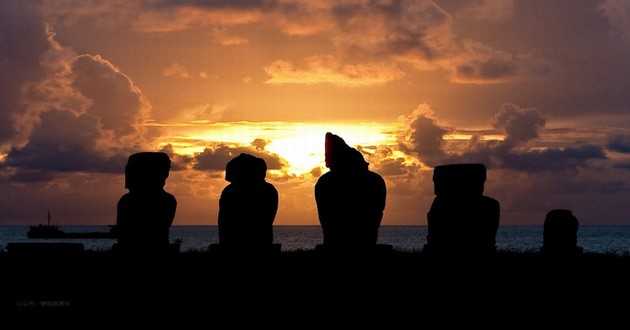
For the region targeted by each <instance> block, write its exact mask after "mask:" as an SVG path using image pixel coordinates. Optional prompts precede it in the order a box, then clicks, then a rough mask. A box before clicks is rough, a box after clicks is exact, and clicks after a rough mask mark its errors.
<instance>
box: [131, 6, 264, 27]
mask: <svg viewBox="0 0 630 330" xmlns="http://www.w3.org/2000/svg"><path fill="white" fill-rule="evenodd" d="M261 16H262V12H261V10H260V9H258V8H255V7H246V8H239V7H236V6H229V5H227V4H226V5H224V6H217V7H204V8H202V7H193V6H190V5H184V6H182V7H153V8H150V9H149V10H147V11H144V12H141V13H139V15H138V16H137V17H136V20H135V22H134V23H133V27H134V29H136V30H138V31H141V32H151V33H166V32H177V31H184V30H188V29H194V28H203V27H208V26H231V25H240V24H249V23H254V22H258V21H260V20H261Z"/></svg>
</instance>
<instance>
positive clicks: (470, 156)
mask: <svg viewBox="0 0 630 330" xmlns="http://www.w3.org/2000/svg"><path fill="white" fill-rule="evenodd" d="M425 108H426V107H425ZM419 109H420V107H419ZM428 110H430V109H424V110H423V111H424V112H422V111H419V110H418V109H416V111H414V113H412V115H410V116H409V117H407V126H408V127H407V130H406V131H405V132H404V134H403V136H402V137H401V141H400V149H401V150H402V151H404V152H407V153H410V154H412V155H414V156H416V157H417V158H418V159H419V160H420V161H421V162H423V163H424V164H427V165H429V166H436V165H440V164H446V163H469V162H476V163H484V164H486V166H488V167H490V168H505V169H514V170H518V171H522V172H540V171H562V170H574V169H577V168H580V167H587V166H588V164H587V162H588V161H589V160H596V159H606V158H607V157H606V154H605V152H604V149H603V147H601V146H596V145H589V144H579V145H577V146H569V147H565V148H546V149H542V150H537V149H528V148H524V145H525V144H526V143H527V142H529V141H531V140H533V139H535V138H537V137H538V135H539V132H540V130H541V129H543V128H544V125H545V119H544V117H543V116H542V115H541V114H540V112H539V111H538V110H536V109H534V108H527V109H526V108H521V107H519V106H517V105H515V104H511V103H508V104H503V105H502V106H501V109H500V110H499V112H498V113H497V114H496V116H495V117H494V123H493V126H494V127H495V128H497V129H498V130H499V131H501V132H502V133H504V134H505V139H504V140H503V141H493V140H483V139H481V135H479V134H476V135H473V136H472V138H470V140H469V141H468V143H467V145H466V147H465V148H464V150H463V151H461V152H457V153H456V152H450V153H448V152H446V149H448V145H447V141H446V140H444V135H445V134H447V133H449V132H452V131H453V129H452V128H447V127H443V126H440V124H439V123H438V121H437V119H435V118H433V117H431V115H430V112H428Z"/></svg>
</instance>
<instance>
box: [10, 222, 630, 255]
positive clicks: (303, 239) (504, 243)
mask: <svg viewBox="0 0 630 330" xmlns="http://www.w3.org/2000/svg"><path fill="white" fill-rule="evenodd" d="M59 227H60V229H61V230H63V231H65V232H93V231H102V232H106V231H108V230H109V227H108V226H59ZM28 229H29V227H28V226H0V248H1V250H2V251H5V250H4V247H5V246H6V245H7V244H8V243H11V242H46V241H54V242H76V243H83V245H84V246H85V249H86V250H95V251H99V250H103V251H104V250H109V249H111V247H112V245H113V244H114V243H115V240H112V239H54V240H45V239H29V238H27V237H26V232H27V231H28ZM426 234H427V227H426V226H381V228H380V230H379V239H378V240H379V243H382V244H391V245H392V246H393V247H394V249H395V250H398V251H408V252H414V251H421V250H422V248H423V246H424V244H425V243H426ZM542 234H543V232H542V226H502V227H499V230H498V232H497V236H496V239H497V248H498V249H499V250H500V251H513V252H534V251H537V250H538V249H539V248H540V247H541V246H542V237H543V235H542ZM170 239H171V242H175V241H176V240H181V251H182V252H187V251H203V250H206V249H207V247H208V245H210V244H213V243H218V241H219V235H218V230H217V227H216V226H173V227H171V231H170ZM274 241H275V243H280V244H282V251H295V250H310V249H314V248H315V246H316V245H317V244H320V243H321V242H322V232H321V227H319V226H274ZM578 245H579V246H581V247H582V248H584V252H592V253H612V254H618V255H630V226H581V227H580V228H579V230H578Z"/></svg>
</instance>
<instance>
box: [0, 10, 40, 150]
mask: <svg viewBox="0 0 630 330" xmlns="http://www.w3.org/2000/svg"><path fill="white" fill-rule="evenodd" d="M0 45H2V47H0V71H1V72H2V74H0V150H2V149H5V148H7V143H9V142H12V141H14V140H15V139H16V137H17V136H18V134H19V133H20V132H19V130H18V128H17V127H16V125H15V121H14V120H15V116H16V115H19V114H21V113H22V112H23V111H25V108H24V104H22V102H21V96H22V88H23V86H24V85H25V84H27V83H31V82H34V81H38V80H40V79H42V78H43V77H44V75H45V70H44V69H43V68H42V67H41V66H40V64H39V61H40V60H41V57H42V56H43V53H44V52H45V51H47V50H48V49H50V44H49V42H48V36H47V35H46V33H45V25H44V23H43V22H42V19H41V16H40V15H39V14H38V12H37V8H36V4H35V3H34V2H32V1H0Z"/></svg>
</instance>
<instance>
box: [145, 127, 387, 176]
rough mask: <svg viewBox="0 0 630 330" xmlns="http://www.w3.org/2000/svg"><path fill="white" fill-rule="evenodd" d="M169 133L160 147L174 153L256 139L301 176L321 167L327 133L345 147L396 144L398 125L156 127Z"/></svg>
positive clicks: (189, 153)
mask: <svg viewBox="0 0 630 330" xmlns="http://www.w3.org/2000/svg"><path fill="white" fill-rule="evenodd" d="M152 126H160V127H162V128H163V129H167V130H168V131H169V133H171V134H167V135H164V136H163V137H162V138H161V141H160V145H161V146H164V145H167V144H170V145H172V146H173V149H174V151H175V152H176V153H179V154H188V155H192V154H194V153H198V152H202V151H203V150H204V149H205V148H207V147H211V146H212V145H213V144H214V145H216V144H217V143H222V144H226V145H230V146H251V143H252V142H253V141H254V140H255V139H263V140H266V141H267V143H268V144H267V145H266V146H265V150H267V151H269V152H271V153H275V154H278V155H279V156H280V157H282V158H284V159H285V160H286V161H287V162H288V163H289V166H290V167H289V168H288V169H286V170H287V172H288V173H290V174H295V175H300V174H304V173H308V172H310V171H311V170H312V169H313V168H315V167H318V166H320V167H324V142H325V135H326V133H327V132H331V133H333V134H336V135H339V136H341V137H342V138H343V139H344V140H345V141H346V143H347V144H348V145H350V146H352V147H356V146H364V147H367V146H379V145H393V144H396V143H397V139H398V136H397V130H398V129H399V124H398V123H333V124H330V123H326V124H324V123H322V124H314V123H298V122H232V123H225V122H219V123H199V122H196V123H193V124H189V125H181V124H167V123H164V124H158V123H153V124H152Z"/></svg>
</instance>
